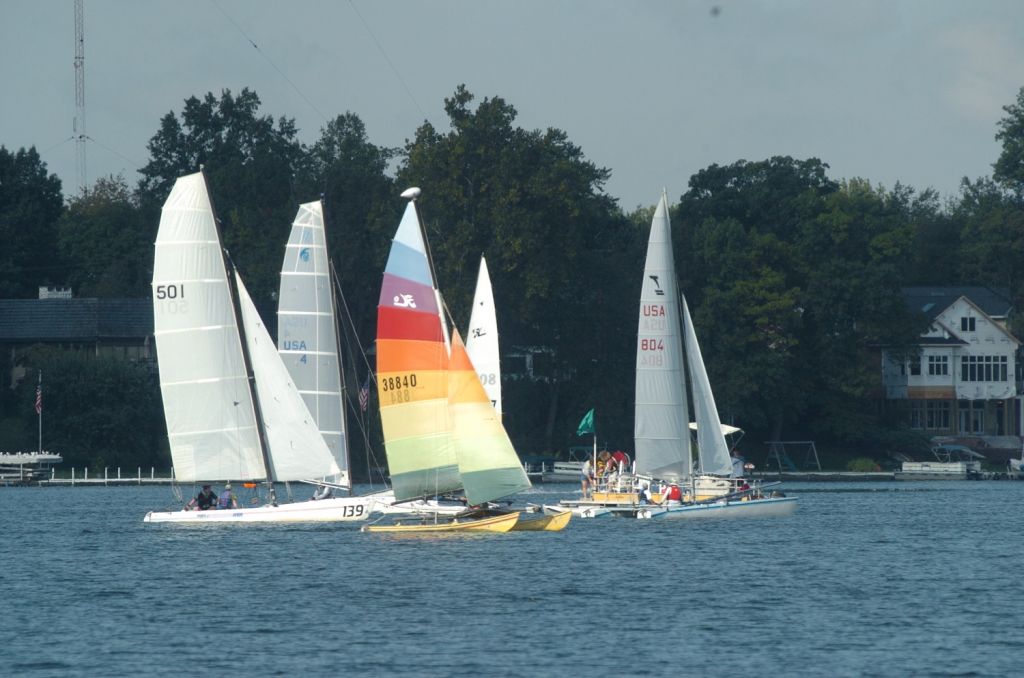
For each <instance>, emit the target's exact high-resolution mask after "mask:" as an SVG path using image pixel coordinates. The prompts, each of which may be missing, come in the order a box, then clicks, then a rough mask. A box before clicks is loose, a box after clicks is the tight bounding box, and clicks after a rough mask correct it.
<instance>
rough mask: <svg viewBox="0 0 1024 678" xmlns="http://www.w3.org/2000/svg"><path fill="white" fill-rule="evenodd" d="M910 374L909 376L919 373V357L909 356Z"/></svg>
mask: <svg viewBox="0 0 1024 678" xmlns="http://www.w3.org/2000/svg"><path fill="white" fill-rule="evenodd" d="M910 374H911V376H917V375H919V374H921V359H920V358H911V359H910Z"/></svg>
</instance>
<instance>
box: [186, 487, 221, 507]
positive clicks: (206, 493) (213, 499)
mask: <svg viewBox="0 0 1024 678" xmlns="http://www.w3.org/2000/svg"><path fill="white" fill-rule="evenodd" d="M216 504H217V495H216V494H214V493H213V489H211V488H210V486H209V485H203V489H201V490H200V491H199V494H197V495H196V498H195V499H193V500H192V501H190V502H189V503H188V508H190V509H191V508H193V507H194V508H198V509H199V510H200V511H208V510H210V509H212V508H213V507H214V506H216Z"/></svg>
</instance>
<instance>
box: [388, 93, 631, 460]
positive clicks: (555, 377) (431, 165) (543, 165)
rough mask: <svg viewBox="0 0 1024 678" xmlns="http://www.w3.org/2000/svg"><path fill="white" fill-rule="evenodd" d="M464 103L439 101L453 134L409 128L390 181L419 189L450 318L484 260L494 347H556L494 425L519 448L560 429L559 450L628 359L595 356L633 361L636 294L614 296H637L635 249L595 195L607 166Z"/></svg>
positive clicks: (458, 96) (490, 108)
mask: <svg viewBox="0 0 1024 678" xmlns="http://www.w3.org/2000/svg"><path fill="white" fill-rule="evenodd" d="M473 99H474V97H473V95H472V94H471V93H470V92H469V91H468V90H467V89H466V88H465V87H464V86H460V87H458V88H457V89H456V91H455V93H454V95H453V96H452V97H451V98H449V99H446V100H445V110H446V112H447V114H448V118H449V123H450V126H451V129H450V130H449V131H448V132H447V133H442V132H439V131H438V130H436V129H435V128H434V127H433V126H432V125H431V124H429V123H425V124H424V125H422V126H421V127H420V128H419V129H418V130H417V132H416V136H415V139H413V140H412V141H411V142H409V143H408V145H407V146H406V149H405V150H406V156H405V159H404V162H403V163H402V165H401V166H400V168H399V170H398V183H399V186H400V187H405V186H410V185H419V186H422V187H423V188H424V192H423V196H422V198H421V199H420V201H419V202H420V206H421V214H422V215H423V218H424V220H425V227H426V230H427V233H428V237H429V240H430V246H431V248H432V251H433V256H434V262H435V265H436V266H437V268H438V275H439V279H440V287H441V290H442V291H443V292H444V294H445V298H446V301H447V304H448V306H449V308H450V309H451V311H452V313H453V315H454V317H455V318H456V319H457V320H458V321H459V322H460V323H465V322H466V321H467V320H468V315H469V307H470V303H471V300H472V294H473V288H474V284H475V282H476V273H477V267H478V262H479V256H480V254H481V253H484V254H486V256H487V260H488V267H489V268H490V271H491V276H492V279H493V282H494V292H495V305H496V307H497V309H498V322H499V324H500V330H501V333H502V344H503V346H504V347H505V348H504V349H503V350H504V351H506V352H507V350H508V348H509V347H511V346H513V345H520V346H534V347H536V346H545V347H547V348H549V349H551V350H553V351H554V353H553V361H554V362H553V364H551V365H550V366H548V367H547V368H546V374H545V375H544V376H545V377H546V378H547V381H544V382H540V383H526V382H522V383H517V384H512V385H511V388H510V389H509V395H508V398H509V401H510V404H509V407H508V412H509V414H508V415H507V417H506V425H507V426H508V427H509V429H510V432H511V433H512V435H513V436H514V438H515V439H517V442H520V443H521V444H525V445H527V446H528V447H529V448H531V449H536V448H538V447H542V446H546V447H550V446H552V445H553V444H554V442H553V441H554V436H555V435H556V431H557V432H558V433H559V434H561V433H562V432H563V431H564V432H566V434H565V435H566V437H565V438H559V440H558V444H559V445H561V444H564V441H565V440H567V439H568V437H570V436H571V433H572V432H574V431H575V425H576V423H577V421H573V419H576V420H578V419H579V416H580V413H581V412H583V411H586V410H587V409H589V408H590V407H592V406H594V404H595V403H594V402H593V400H595V399H596V398H597V397H599V395H598V393H597V392H595V391H594V390H593V388H592V387H593V386H595V385H596V384H601V385H603V387H605V388H606V387H607V384H608V383H616V384H619V385H621V383H622V381H623V380H624V379H626V378H627V374H628V375H630V376H631V374H632V364H631V358H629V359H624V360H622V362H621V363H620V362H618V361H616V362H613V363H612V364H608V363H606V362H604V361H603V359H604V358H605V357H607V356H623V357H624V356H632V355H633V350H632V344H633V338H634V337H635V322H636V318H635V313H636V309H635V306H636V296H632V297H630V296H629V295H628V294H626V291H627V290H630V289H632V288H636V289H639V273H638V271H639V270H640V269H639V267H638V264H637V263H636V259H634V260H633V261H630V257H631V256H633V257H637V253H638V252H639V248H638V247H637V246H636V244H635V242H634V241H635V240H637V239H636V238H635V236H636V230H635V229H634V228H632V227H630V225H629V222H628V221H627V220H626V219H625V217H624V216H623V215H622V214H621V212H620V211H619V210H618V208H617V207H616V205H615V202H614V200H613V199H612V198H610V197H609V196H608V195H606V194H605V193H604V191H603V186H604V183H605V182H606V181H607V179H608V176H609V172H608V170H606V169H603V168H599V167H597V166H595V165H594V164H593V163H591V162H589V161H588V160H586V158H585V157H584V155H583V152H582V150H581V149H580V148H579V147H578V146H576V145H574V144H573V143H571V142H570V141H569V139H568V137H567V135H566V134H565V133H564V132H562V131H560V130H557V129H547V130H544V131H541V130H525V129H523V128H520V127H517V126H515V124H514V123H515V118H516V110H515V108H514V107H512V106H511V105H510V104H508V103H507V102H505V101H504V100H503V99H501V98H499V97H494V98H485V99H483V101H481V102H480V103H479V105H478V106H476V108H475V109H474V108H472V107H471V104H472V103H473ZM627 271H628V273H629V275H628V276H627V275H626V272H627ZM634 279H635V282H634ZM627 298H628V299H629V301H628V304H627V303H626V300H627ZM630 326H632V328H633V329H632V330H631V331H629V330H627V328H629V327H630ZM547 357H551V355H550V354H543V355H542V358H547ZM538 360H540V359H538ZM569 375H572V382H571V383H570V382H567V381H564V380H565V378H567V377H568V376H569ZM565 396H567V397H565ZM539 422H544V423H543V425H542V426H539V425H538V423H539ZM614 425H617V426H619V427H620V428H621V429H622V430H623V431H626V430H627V429H628V428H629V426H628V423H623V422H622V421H621V420H616V421H615V424H614ZM630 437H631V434H630ZM524 441H525V442H524Z"/></svg>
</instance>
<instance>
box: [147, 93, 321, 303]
mask: <svg viewBox="0 0 1024 678" xmlns="http://www.w3.org/2000/svg"><path fill="white" fill-rule="evenodd" d="M259 107H260V99H259V97H258V96H257V95H256V93H255V92H253V91H251V90H249V89H247V88H246V89H243V90H242V91H241V92H240V93H239V94H238V96H233V95H232V94H231V92H230V90H223V91H222V92H221V95H220V97H215V96H214V95H213V94H212V93H208V94H207V95H206V96H205V97H203V98H202V99H198V98H196V97H190V98H189V99H187V100H186V101H185V107H184V110H183V111H182V114H181V118H180V120H179V118H178V117H177V116H176V115H175V114H174V113H173V112H172V113H168V114H167V115H165V116H164V117H163V119H162V120H161V122H160V130H159V131H158V132H157V133H156V134H155V135H154V136H153V138H152V139H150V141H149V145H148V148H149V151H150V160H149V162H148V163H147V164H146V165H145V166H144V167H143V168H142V169H141V170H139V173H140V174H141V175H142V179H141V180H140V181H139V186H138V193H139V199H140V204H141V206H142V207H143V210H144V215H145V218H146V219H150V220H152V221H153V223H156V221H157V220H158V218H159V217H158V210H159V206H160V204H161V203H162V202H163V201H164V199H166V197H167V194H168V193H169V192H170V187H171V185H172V184H173V183H174V180H175V179H176V178H177V177H179V176H181V175H184V174H190V173H193V172H196V171H197V170H198V169H199V168H200V166H204V167H205V173H206V177H207V181H208V183H209V185H210V190H211V192H212V198H213V203H214V207H215V209H216V210H217V214H218V217H219V218H220V219H221V226H222V230H223V233H224V244H225V246H226V247H227V248H228V250H229V251H230V252H231V255H232V258H233V260H234V262H235V264H236V265H237V266H238V269H239V271H241V274H242V277H243V278H244V279H245V282H246V286H247V287H248V288H249V291H250V292H251V293H252V294H253V297H254V299H256V300H257V302H258V303H260V302H262V305H264V306H265V305H266V303H267V301H268V300H269V299H271V298H273V296H274V294H275V292H276V290H277V287H278V273H279V271H280V264H281V258H282V257H283V256H284V243H285V242H286V241H287V239H288V230H289V224H291V221H292V217H293V216H294V215H295V205H296V204H297V202H298V200H297V199H296V196H295V191H294V186H293V177H294V175H295V173H296V171H297V169H298V167H299V164H300V162H301V160H302V147H301V145H300V144H299V142H298V141H297V140H296V134H297V131H296V128H295V123H294V121H293V120H291V119H288V118H283V117H282V118H280V119H279V120H278V121H277V123H276V125H275V122H274V120H273V118H271V117H270V116H260V115H259V114H258V111H259ZM263 315H264V317H272V316H273V313H272V312H271V313H266V312H265V313H264V314H263Z"/></svg>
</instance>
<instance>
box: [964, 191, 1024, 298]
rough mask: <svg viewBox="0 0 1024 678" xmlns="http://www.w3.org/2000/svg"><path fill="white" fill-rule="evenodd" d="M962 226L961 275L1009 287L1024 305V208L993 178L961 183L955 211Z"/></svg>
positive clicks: (968, 279)
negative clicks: (1023, 264) (1023, 263)
mask: <svg viewBox="0 0 1024 678" xmlns="http://www.w3.org/2000/svg"><path fill="white" fill-rule="evenodd" d="M953 216H954V219H955V220H956V221H957V222H958V223H959V224H960V225H961V229H962V230H961V233H960V242H961V244H960V247H959V249H958V260H959V264H960V265H959V267H958V271H959V278H960V280H961V281H963V282H965V283H970V284H975V285H987V286H990V287H1005V288H1007V289H1009V290H1010V292H1011V294H1012V295H1013V298H1014V301H1015V303H1016V304H1017V305H1018V306H1021V304H1024V279H1022V277H1024V271H1022V269H1021V266H1022V261H1024V210H1022V209H1021V205H1020V204H1019V201H1018V200H1017V199H1015V198H1013V197H1011V196H1010V195H1008V194H1007V193H1006V192H1005V191H1003V190H1002V189H1001V188H1000V187H999V186H998V185H997V184H996V183H995V182H994V181H992V180H990V179H978V180H977V181H974V182H971V181H970V180H968V179H964V180H963V182H962V183H961V185H960V202H959V203H958V204H957V205H956V207H955V208H954V210H953Z"/></svg>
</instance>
